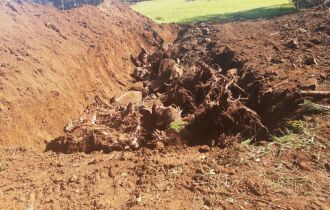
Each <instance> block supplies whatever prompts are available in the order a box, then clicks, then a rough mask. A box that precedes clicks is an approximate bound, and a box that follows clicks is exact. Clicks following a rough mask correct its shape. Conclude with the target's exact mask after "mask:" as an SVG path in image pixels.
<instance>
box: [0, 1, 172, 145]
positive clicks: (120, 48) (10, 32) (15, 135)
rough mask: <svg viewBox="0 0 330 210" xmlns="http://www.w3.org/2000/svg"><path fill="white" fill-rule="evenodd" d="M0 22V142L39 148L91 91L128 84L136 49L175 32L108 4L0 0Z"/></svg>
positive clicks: (123, 7) (78, 109)
mask: <svg viewBox="0 0 330 210" xmlns="http://www.w3.org/2000/svg"><path fill="white" fill-rule="evenodd" d="M0 19H1V21H0V29H1V30H0V119H1V120H0V144H1V145H34V146H38V145H39V147H40V146H43V144H44V143H43V141H44V140H46V139H51V138H53V137H55V136H57V135H59V134H60V133H61V130H62V128H63V125H64V123H66V122H67V121H68V120H70V119H71V118H72V117H77V116H79V113H81V111H82V110H83V108H84V107H85V106H86V105H87V104H89V103H91V102H92V100H93V97H94V96H95V95H99V96H101V97H110V96H112V95H113V94H115V93H116V92H117V91H120V90H125V89H128V88H129V86H130V80H131V78H130V76H129V74H130V73H131V71H132V70H133V69H132V63H131V61H130V56H131V55H136V54H137V53H138V52H139V51H140V49H141V46H142V47H144V48H146V49H153V48H154V47H155V46H158V45H159V44H161V42H162V40H163V39H164V40H165V42H170V41H171V40H172V39H173V38H175V34H176V32H175V30H174V29H173V30H172V28H171V27H165V26H158V25H155V24H154V23H153V22H151V21H149V20H148V19H147V18H145V17H142V16H140V15H138V14H137V13H135V12H133V11H132V10H131V9H129V8H128V7H127V6H126V5H123V4H119V3H109V2H105V3H103V4H101V5H99V6H98V7H94V6H84V7H80V8H76V9H72V10H69V11H63V12H62V11H60V10H58V9H56V8H53V7H50V6H43V5H33V4H27V3H23V4H18V3H16V2H15V1H9V3H6V2H5V1H1V2H0ZM164 29H166V30H164ZM161 37H163V38H161Z"/></svg>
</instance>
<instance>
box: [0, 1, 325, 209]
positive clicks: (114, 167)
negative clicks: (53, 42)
mask: <svg viewBox="0 0 330 210" xmlns="http://www.w3.org/2000/svg"><path fill="white" fill-rule="evenodd" d="M3 6H4V8H7V7H5V5H3ZM7 6H8V5H7ZM14 6H15V8H16V7H17V8H19V9H18V10H17V11H19V12H17V11H16V12H15V11H14V12H15V13H18V14H19V15H21V14H26V10H33V9H35V8H39V7H42V8H46V9H49V11H50V12H51V14H54V17H57V15H61V17H58V18H57V19H56V20H60V21H64V20H66V21H67V24H69V23H70V22H71V21H72V20H71V18H74V17H77V18H78V17H80V15H82V14H86V13H85V12H86V11H87V10H88V11H92V13H91V14H92V15H93V16H96V18H97V17H98V16H97V15H100V14H103V13H100V11H99V10H100V9H101V11H103V12H105V11H108V10H107V9H106V8H107V7H106V6H110V7H111V8H112V10H110V14H109V16H107V15H105V16H102V18H101V17H100V19H92V18H88V17H89V16H88V15H90V14H88V15H86V19H88V20H89V21H92V20H93V21H94V20H95V23H93V24H96V26H97V25H98V24H99V25H98V26H103V27H102V29H99V30H105V31H107V30H108V27H105V25H106V24H105V22H100V21H102V20H103V19H105V20H107V21H113V22H110V23H108V24H109V25H110V26H109V28H113V27H114V29H109V30H114V31H116V30H119V28H121V27H119V26H118V28H117V27H115V25H116V22H115V20H116V18H118V21H123V22H126V21H127V22H126V23H129V21H133V23H136V24H132V23H131V22H130V23H129V24H125V23H124V24H120V26H123V25H125V27H124V28H126V26H127V27H132V28H130V29H127V33H128V35H127V36H126V35H125V36H115V37H116V39H125V40H121V41H118V40H113V41H110V38H109V37H108V36H104V34H103V33H101V34H99V36H98V39H97V40H101V43H99V44H100V45H98V46H100V47H101V46H102V47H103V46H109V49H108V50H109V51H102V50H98V51H97V52H98V53H100V55H103V52H109V53H110V52H113V51H112V49H111V48H110V46H112V47H113V46H117V47H118V50H119V52H121V53H122V54H123V55H120V56H119V57H121V56H124V55H125V56H126V57H125V58H126V59H123V60H125V61H124V62H123V60H122V59H116V58H118V55H114V57H113V60H112V62H111V64H110V63H109V65H108V66H112V65H118V70H116V72H114V73H113V74H112V76H110V77H105V78H109V81H108V83H105V84H109V85H110V84H112V85H113V87H114V88H113V89H109V92H107V93H103V92H102V90H103V89H102V87H104V85H105V84H99V86H97V88H99V89H98V90H99V91H101V92H100V93H99V92H97V91H94V92H92V93H91V94H90V95H89V96H90V97H89V100H86V101H84V103H83V104H80V105H79V106H75V103H68V104H70V106H73V107H74V109H75V110H77V109H79V108H82V107H83V106H86V105H87V104H88V103H89V102H91V100H92V98H93V100H94V103H92V104H89V105H88V106H86V108H85V111H84V112H83V113H82V114H79V115H80V117H77V116H78V111H77V114H72V113H69V112H70V111H71V110H70V109H67V110H64V108H65V106H64V107H63V109H61V108H56V112H57V113H63V115H64V116H66V118H65V119H62V118H61V119H60V120H59V118H60V117H57V118H53V119H52V120H51V122H52V123H54V124H56V125H58V126H59V125H62V127H63V125H64V124H65V123H67V125H66V126H65V127H64V134H63V135H61V136H60V134H59V131H58V132H54V134H56V135H49V134H47V135H43V139H46V140H47V145H46V152H45V153H40V152H38V151H35V149H30V148H26V147H19V148H17V147H15V148H9V147H4V148H1V153H0V177H1V178H0V209H21V208H23V209H24V208H30V209H40V208H41V209H128V208H132V209H258V208H259V209H328V206H330V203H329V199H328V197H329V196H330V191H329V189H330V188H329V187H330V186H329V185H330V178H329V173H330V165H329V164H330V153H329V147H330V143H329V139H330V124H329V122H328V119H329V104H330V101H329V91H330V84H329V79H330V59H329V57H330V53H329V44H330V41H329V36H330V28H329V25H330V24H329V23H330V22H329V21H330V18H329V17H330V14H329V10H308V11H303V12H300V13H297V14H292V15H287V16H283V17H278V18H274V19H270V20H256V21H246V22H234V23H225V24H214V25H208V24H204V23H202V24H194V25H188V26H181V28H180V30H179V32H178V35H177V36H176V34H177V33H176V32H177V27H176V26H157V25H154V24H153V23H152V22H150V21H149V20H147V19H145V18H144V17H141V16H139V15H137V14H135V13H134V12H132V11H131V10H130V9H129V8H127V7H126V6H122V5H121V4H115V5H113V4H108V3H105V4H102V5H100V6H99V8H98V10H96V8H94V7H91V6H87V7H84V8H77V9H74V10H69V11H67V12H64V13H63V12H59V11H57V10H55V9H52V8H50V7H45V6H36V5H34V6H32V5H30V4H23V5H19V4H17V5H16V4H15V5H14ZM26 8H28V9H26ZM10 10H12V9H11V8H10V9H8V11H9V12H7V13H5V14H10V15H8V17H11V18H12V17H13V14H12V12H13V11H10ZM85 10H86V11H85ZM33 11H34V10H33ZM35 11H39V10H38V9H36V10H35ZM47 11H48V10H47ZM112 11H114V14H116V15H118V16H116V15H114V14H113V13H112ZM117 12H118V13H117ZM75 13H77V14H75ZM123 13H125V14H130V15H131V16H130V15H128V16H125V18H124V17H122V16H123ZM0 14H1V13H0ZM18 14H16V16H17V15H18ZM46 14H48V13H46ZM78 14H79V15H78ZM19 15H18V17H19ZM75 15H77V16H75ZM16 16H15V17H16ZM26 17H30V16H29V15H26ZM36 17H38V16H36ZM40 17H41V16H39V17H38V18H40ZM107 17H109V19H107ZM110 17H111V18H110ZM131 17H132V19H131ZM126 18H127V19H126ZM134 18H138V19H137V21H135V20H134ZM146 22H148V24H150V25H149V26H148V27H146V26H145V25H144V27H142V25H143V24H144V23H146ZM102 24H103V25H102ZM46 25H48V24H46ZM96 26H95V28H97V27H96ZM73 27H75V26H73ZM9 28H10V27H9V26H8V27H7V31H8V30H9ZM50 28H53V27H51V26H50ZM69 28H70V27H69V25H68V30H69ZM95 28H94V27H92V28H90V30H96V29H95ZM77 30H78V29H77ZM124 30H126V29H124ZM150 30H151V35H150V34H149V35H150V36H146V35H145V31H150ZM14 31H15V30H14V29H13V30H12V32H14ZM166 31H167V32H166ZM171 32H172V33H171ZM1 33H3V32H0V34H1ZM31 33H32V32H31ZM33 33H35V32H33ZM33 33H32V34H33ZM88 33H89V32H88ZM3 34H4V35H6V33H3ZM32 34H31V36H32ZM125 34H126V33H125ZM147 34H148V32H147ZM65 36H70V37H71V36H72V37H71V39H70V40H69V41H68V42H66V41H64V40H63V41H64V42H65V43H66V44H69V43H71V41H73V40H75V37H73V35H72V34H71V33H66V35H65ZM131 36H132V37H131ZM22 37H24V36H23V35H22ZM52 37H53V36H52ZM104 37H107V38H104ZM174 37H176V40H174ZM7 39H8V38H7ZM39 39H41V37H39ZM42 39H43V38H42ZM103 39H105V40H104V42H102V40H103ZM126 39H127V41H128V40H130V42H129V43H126ZM13 40H14V39H13ZM90 40H91V41H92V40H94V41H95V40H96V39H95V37H91V38H90ZM132 40H137V41H139V42H140V43H144V44H140V45H139V44H136V43H135V42H134V43H133V41H132ZM150 40H151V41H150ZM172 41H173V44H170V43H171V42H172ZM76 42H78V41H76ZM3 43H6V42H3ZM8 43H10V42H8ZM12 43H14V41H12ZM41 43H45V44H46V43H48V42H47V41H46V40H45V42H41ZM114 43H116V44H117V45H114ZM118 43H120V44H118ZM1 44H2V43H1ZM32 44H33V43H31V46H32ZM103 44H104V45H103ZM8 45H10V44H8ZM0 46H1V45H0ZM10 46H12V45H10ZM23 46H24V45H23ZM35 46H39V45H37V44H36V45H35ZM130 47H132V48H130ZM46 48H47V47H46ZM67 48H69V49H70V47H68V46H66V47H63V50H64V51H63V52H66V51H65V49H67ZM0 49H1V48H0ZM52 49H53V48H52ZM77 49H78V48H77ZM125 49H126V50H125ZM128 49H132V50H128ZM80 50H81V49H80ZM31 51H32V52H35V51H34V50H31ZM0 52H3V55H6V52H7V51H5V50H2V51H0ZM60 52H61V53H62V49H60V50H58V53H60ZM116 52H117V51H116ZM70 53H73V52H70ZM70 53H68V54H66V55H67V57H71V56H72V54H70ZM75 53H78V51H77V52H75ZM79 53H82V54H83V53H84V51H79ZM88 53H93V51H87V52H86V54H85V56H86V58H87V56H88ZM95 53H96V52H95ZM27 57H29V56H27ZM60 58H61V56H59V58H58V59H60ZM62 58H63V57H62ZM16 59H17V58H16ZM40 59H45V57H44V55H43V54H41V55H40ZM7 60H9V61H11V59H7V58H6V59H4V61H7ZM67 60H70V59H66V61H67ZM9 61H8V62H9ZM116 61H118V62H123V63H116ZM1 62H2V61H1ZM90 62H91V63H93V62H95V58H93V59H90ZM40 63H41V64H40V65H44V66H47V62H45V63H44V62H40ZM72 65H74V64H72ZM90 65H91V64H90ZM20 66H28V65H23V64H16V67H20ZM123 66H125V69H126V70H127V71H126V70H125V71H124V72H122V71H121V70H119V69H122V68H123ZM92 67H93V66H90V68H87V69H90V70H85V69H84V71H87V72H88V73H89V74H92V75H95V78H97V77H96V76H97V75H99V72H94V71H95V70H93V68H92ZM60 72H61V71H59V73H60ZM69 72H71V71H69ZM12 74H13V75H15V74H17V72H16V73H12ZM12 74H10V75H12ZM72 74H73V73H72ZM129 74H131V75H129ZM7 75H9V74H8V73H6V74H4V77H6V76H7ZM59 75H62V77H65V75H66V74H59ZM59 75H58V81H62V80H63V81H65V82H67V84H68V85H69V84H70V85H71V83H73V84H76V85H77V86H78V85H79V84H84V85H85V82H86V88H87V87H88V88H90V87H93V84H91V83H92V82H93V77H91V78H89V79H86V80H83V81H80V76H81V75H80V74H79V72H77V74H74V75H72V77H71V78H75V79H76V80H77V81H75V82H72V81H73V80H72V81H71V80H68V81H67V80H66V79H63V78H61V79H60V76H59ZM102 75H103V74H102ZM117 75H122V77H120V78H119V77H117ZM103 76H104V75H103ZM7 77H8V79H3V80H0V82H2V81H6V80H8V81H9V79H10V77H9V76H7ZM0 78H1V77H0ZM44 78H48V75H45V77H44ZM49 78H53V77H49ZM105 78H103V77H102V79H105ZM114 78H117V79H114ZM113 79H114V81H113ZM12 80H13V81H16V80H17V81H20V80H19V79H17V76H16V80H14V79H12ZM116 82H117V83H118V84H117V83H116ZM121 83H122V84H121ZM0 84H2V83H0ZM3 84H7V83H5V82H3ZM8 84H9V83H8ZM12 84H13V85H12V86H9V85H8V86H4V88H2V89H1V91H2V92H3V93H2V92H1V93H2V94H4V93H5V91H4V90H7V88H9V89H8V91H9V90H11V89H10V87H11V88H14V87H15V86H14V84H15V83H12ZM20 84H21V83H20ZM24 84H25V83H24ZM27 84H29V83H27ZM89 84H91V85H90V86H88V85H89ZM16 86H17V87H20V85H18V83H17V84H16ZM46 87H47V85H45V88H46ZM59 87H60V86H59ZM66 87H67V86H63V87H62V88H63V90H64V89H66ZM82 88H85V87H82ZM59 91H60V92H59V94H60V96H61V94H64V93H65V91H63V93H62V92H61V90H59ZM82 92H86V90H85V89H84V90H82ZM69 93H70V94H71V95H70V96H73V98H75V99H74V100H77V101H79V97H80V95H75V94H76V92H75V91H71V90H70V91H69ZM37 95H38V94H35V96H37ZM0 96H1V95H0ZM12 97H13V98H14V96H12ZM3 98H4V99H7V98H10V97H9V96H7V95H4V96H3ZM24 98H25V99H28V98H29V99H30V101H31V102H30V103H37V102H38V101H37V99H32V100H31V95H27V96H22V95H20V97H17V100H18V99H19V103H17V104H15V106H17V109H14V110H20V109H19V106H26V103H25V104H24V103H22V101H24V100H23V99H24ZM34 100H36V102H33V101H34ZM72 100H73V99H72ZM55 101H57V102H58V101H60V99H57V100H55ZM307 102H308V103H307ZM312 102H313V103H315V104H318V105H317V107H316V108H315V104H313V105H314V106H313V107H312V108H311V104H312ZM47 103H51V102H47ZM63 103H67V101H65V100H63ZM2 104H4V105H6V104H8V103H1V105H2ZM308 104H309V105H310V106H308V107H309V109H306V106H307V105H308ZM4 105H2V106H4ZM11 106H14V105H11ZM39 106H41V107H42V106H45V104H42V103H41V104H40V105H39ZM46 107H47V106H46ZM0 108H1V110H6V109H4V108H2V107H0ZM21 108H22V107H21ZM1 110H0V111H1ZM8 110H9V111H11V110H12V109H8ZM24 110H25V111H26V112H28V113H29V111H30V110H29V108H27V107H25V108H24V109H22V111H21V112H23V111H24ZM0 113H2V114H3V113H5V114H6V113H7V116H8V117H9V118H12V121H13V123H14V122H17V119H16V118H14V115H13V114H9V112H8V111H7V112H4V111H1V112H0ZM14 113H15V112H14ZM30 113H31V115H33V114H34V112H33V111H31V112H30ZM43 114H44V115H45V114H47V112H43ZM44 115H42V113H40V119H43V118H42V116H44ZM33 116H34V115H33ZM37 116H38V115H37ZM54 116H56V115H54ZM8 117H7V118H8ZM75 117H76V119H75ZM45 118H46V119H48V118H47V117H45ZM69 118H71V119H72V118H73V119H75V120H71V121H70V120H69ZM2 119H4V118H2ZM36 119H38V118H37V117H36ZM14 120H15V121H14ZM22 120H23V121H24V122H25V123H26V122H29V121H28V120H27V118H22ZM49 120H50V119H49ZM65 120H66V122H64V121H65ZM291 121H294V122H303V123H302V126H300V127H299V126H298V127H297V126H296V127H294V128H295V129H294V130H292V132H293V133H290V132H289V131H288V130H287V128H288V123H290V122H291ZM1 123H3V122H1ZM6 125H10V124H9V121H7V124H6ZM299 125H300V124H299ZM18 126H19V124H18ZM55 127H57V126H55ZM8 128H10V127H6V128H5V129H4V128H2V129H4V130H5V131H6V132H7V133H10V132H9V131H11V130H10V129H8ZM29 128H33V125H30V127H28V128H27V130H29ZM22 130H23V131H22ZM0 131H1V132H0V134H1V135H3V133H4V134H6V132H2V130H0ZM18 132H21V134H22V133H24V132H28V131H25V130H24V129H18ZM3 136H5V135H3ZM55 136H59V137H57V138H55ZM13 137H15V136H13ZM282 137H286V138H284V139H282V140H279V139H280V138H282ZM31 138H32V137H31ZM34 138H35V136H34ZM53 138H55V139H53ZM289 138H290V139H289ZM22 139H24V138H22ZM52 139H53V140H52ZM20 141H22V140H20ZM63 153H68V154H63ZM86 153H87V154H86Z"/></svg>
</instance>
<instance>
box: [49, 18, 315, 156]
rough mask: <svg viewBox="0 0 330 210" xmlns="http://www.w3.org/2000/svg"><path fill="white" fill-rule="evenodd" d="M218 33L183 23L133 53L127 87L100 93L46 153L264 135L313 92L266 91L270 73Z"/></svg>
mask: <svg viewBox="0 0 330 210" xmlns="http://www.w3.org/2000/svg"><path fill="white" fill-rule="evenodd" d="M217 33H219V29H218V28H217V27H214V26H211V25H207V24H203V23H202V24H195V25H189V26H183V28H182V29H181V32H180V33H179V35H178V38H177V40H176V41H175V42H174V43H173V44H169V45H168V46H164V45H162V46H161V47H159V49H158V50H157V51H156V52H153V53H149V52H147V50H145V49H143V48H142V50H141V53H140V54H139V55H138V56H137V57H132V58H131V60H132V62H133V63H134V64H135V66H136V69H135V70H134V73H133V74H132V77H133V78H134V80H135V85H133V87H132V88H131V90H130V91H128V92H126V93H124V94H123V95H118V97H115V98H112V99H109V100H107V99H100V98H99V97H97V100H96V101H95V103H94V104H92V105H91V106H89V107H87V109H86V110H85V114H84V116H82V117H81V118H80V119H78V120H75V121H72V122H70V123H69V124H68V125H67V126H66V127H65V130H64V131H65V135H64V136H61V137H59V138H56V139H55V140H53V141H51V142H50V143H49V144H48V145H47V148H46V151H48V150H52V151H55V152H64V153H72V152H86V153H91V152H93V151H103V152H106V153H108V152H111V151H114V150H120V151H122V150H136V149H139V148H141V147H149V148H157V149H160V148H163V147H165V146H168V145H181V144H186V145H189V146H194V145H209V146H219V147H226V146H229V145H231V144H232V143H233V142H239V141H242V140H246V139H252V140H253V141H255V142H256V141H261V140H262V141H265V140H266V141H267V140H269V139H270V137H271V135H273V134H274V133H276V132H278V130H279V129H280V128H281V126H282V125H283V123H284V122H285V121H286V120H287V119H293V118H296V117H297V116H298V115H299V108H300V107H299V104H301V103H302V102H303V101H304V99H305V98H306V97H311V96H310V95H308V94H307V95H306V94H305V95H304V94H302V92H301V91H299V90H297V89H296V88H282V89H276V88H275V89H267V88H268V85H269V84H268V83H267V77H268V76H269V75H271V74H268V73H264V72H263V74H261V73H260V72H259V71H257V70H255V69H253V68H251V65H249V63H248V60H249V59H248V58H247V57H246V55H245V54H243V53H240V52H238V51H236V50H235V49H233V48H232V47H230V46H227V45H226V44H225V43H220V42H219V41H218V42H216V41H213V40H212V38H213V37H214V36H215V35H214V34H217ZM307 90H314V89H313V88H312V89H310V88H309V89H307ZM123 98H125V100H123ZM311 98H312V99H315V97H314V96H312V97H311Z"/></svg>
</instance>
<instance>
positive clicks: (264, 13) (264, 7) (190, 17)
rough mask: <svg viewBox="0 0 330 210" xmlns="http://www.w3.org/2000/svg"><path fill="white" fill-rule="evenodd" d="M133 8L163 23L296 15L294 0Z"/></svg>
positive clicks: (171, 0) (173, 1)
mask: <svg viewBox="0 0 330 210" xmlns="http://www.w3.org/2000/svg"><path fill="white" fill-rule="evenodd" d="M132 7H133V9H135V10H136V11H138V12H140V13H142V14H144V15H146V16H148V17H150V18H151V19H153V20H155V21H157V22H159V23H171V22H176V23H191V22H199V21H208V22H217V21H224V20H232V19H256V18H262V17H272V16H276V15H282V14H286V13H290V12H293V11H295V9H294V7H293V5H292V3H291V0H150V1H144V2H140V3H137V4H135V5H133V6H132Z"/></svg>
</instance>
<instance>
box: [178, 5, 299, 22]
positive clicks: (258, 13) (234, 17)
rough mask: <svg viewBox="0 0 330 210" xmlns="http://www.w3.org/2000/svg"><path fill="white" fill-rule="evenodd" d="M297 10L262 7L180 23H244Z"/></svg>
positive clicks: (281, 7) (185, 20)
mask: <svg viewBox="0 0 330 210" xmlns="http://www.w3.org/2000/svg"><path fill="white" fill-rule="evenodd" d="M296 11H297V10H296V9H295V8H294V7H292V6H290V5H281V6H276V7H260V8H256V9H251V10H245V11H239V12H233V13H222V14H212V15H204V16H197V17H193V18H186V19H182V20H181V21H180V22H179V23H181V24H188V23H195V22H203V21H205V22H209V23H215V22H229V21H231V22H232V21H244V20H254V19H259V18H271V17H276V16H281V15H286V14H289V13H293V12H296Z"/></svg>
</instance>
